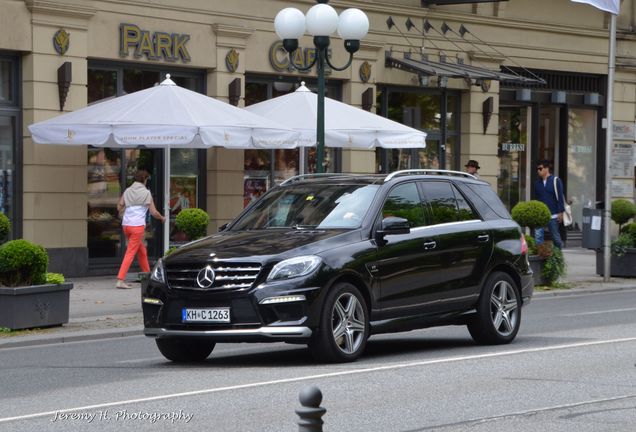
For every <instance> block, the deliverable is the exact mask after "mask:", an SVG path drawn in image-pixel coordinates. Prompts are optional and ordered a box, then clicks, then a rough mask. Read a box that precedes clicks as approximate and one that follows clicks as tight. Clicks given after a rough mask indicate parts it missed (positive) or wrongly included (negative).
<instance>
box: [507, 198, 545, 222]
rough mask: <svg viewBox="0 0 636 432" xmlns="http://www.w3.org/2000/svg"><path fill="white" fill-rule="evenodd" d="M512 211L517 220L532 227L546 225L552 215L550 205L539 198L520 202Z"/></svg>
mask: <svg viewBox="0 0 636 432" xmlns="http://www.w3.org/2000/svg"><path fill="white" fill-rule="evenodd" d="M510 213H511V215H512V218H513V219H514V220H515V222H517V223H518V224H519V225H521V226H522V227H528V228H531V229H534V228H541V227H544V226H546V225H547V224H548V222H550V217H551V215H550V209H548V206H547V205H545V204H544V203H542V202H541V201H537V200H531V201H522V202H519V203H517V204H516V205H515V206H514V207H513V208H512V211H511V212H510Z"/></svg>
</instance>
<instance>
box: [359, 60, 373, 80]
mask: <svg viewBox="0 0 636 432" xmlns="http://www.w3.org/2000/svg"><path fill="white" fill-rule="evenodd" d="M370 78H371V64H370V63H369V62H368V61H365V62H364V63H362V64H361V65H360V80H361V81H362V82H365V83H366V82H369V79H370Z"/></svg>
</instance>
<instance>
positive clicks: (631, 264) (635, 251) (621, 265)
mask: <svg viewBox="0 0 636 432" xmlns="http://www.w3.org/2000/svg"><path fill="white" fill-rule="evenodd" d="M596 274H597V275H600V276H603V251H602V250H597V251H596ZM610 276H615V277H636V248H631V249H627V252H626V253H625V255H623V256H616V255H611V256H610Z"/></svg>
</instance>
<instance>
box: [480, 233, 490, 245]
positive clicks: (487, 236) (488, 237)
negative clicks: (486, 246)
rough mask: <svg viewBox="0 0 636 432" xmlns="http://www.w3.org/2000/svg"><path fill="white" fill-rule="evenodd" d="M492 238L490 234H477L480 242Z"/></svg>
mask: <svg viewBox="0 0 636 432" xmlns="http://www.w3.org/2000/svg"><path fill="white" fill-rule="evenodd" d="M489 239H490V236H489V235H488V234H482V235H478V236H477V241H478V242H480V243H486V242H487V241H488V240H489Z"/></svg>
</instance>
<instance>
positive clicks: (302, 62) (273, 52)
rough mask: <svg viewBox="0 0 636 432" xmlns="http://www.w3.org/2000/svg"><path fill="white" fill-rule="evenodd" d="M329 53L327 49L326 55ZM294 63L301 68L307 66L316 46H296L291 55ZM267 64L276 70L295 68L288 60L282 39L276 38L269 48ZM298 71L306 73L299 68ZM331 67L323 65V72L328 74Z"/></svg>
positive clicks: (311, 61)
mask: <svg viewBox="0 0 636 432" xmlns="http://www.w3.org/2000/svg"><path fill="white" fill-rule="evenodd" d="M330 54H331V50H327V55H328V56H329V55H330ZM292 59H293V61H294V64H296V65H298V66H299V67H301V68H307V67H308V66H309V65H310V64H312V63H313V62H314V60H315V59H316V48H302V47H298V49H297V50H296V51H294V54H293V55H292ZM269 64H270V65H272V68H274V70H275V71H276V72H293V71H295V70H297V69H296V68H295V67H294V65H293V64H291V63H290V61H289V54H288V53H287V51H285V48H283V41H281V40H278V41H276V42H274V43H273V44H272V46H271V47H270V48H269ZM298 72H301V73H307V72H308V71H302V70H299V71H298ZM330 72H331V68H329V67H328V66H327V65H325V73H326V74H329V73H330Z"/></svg>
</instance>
